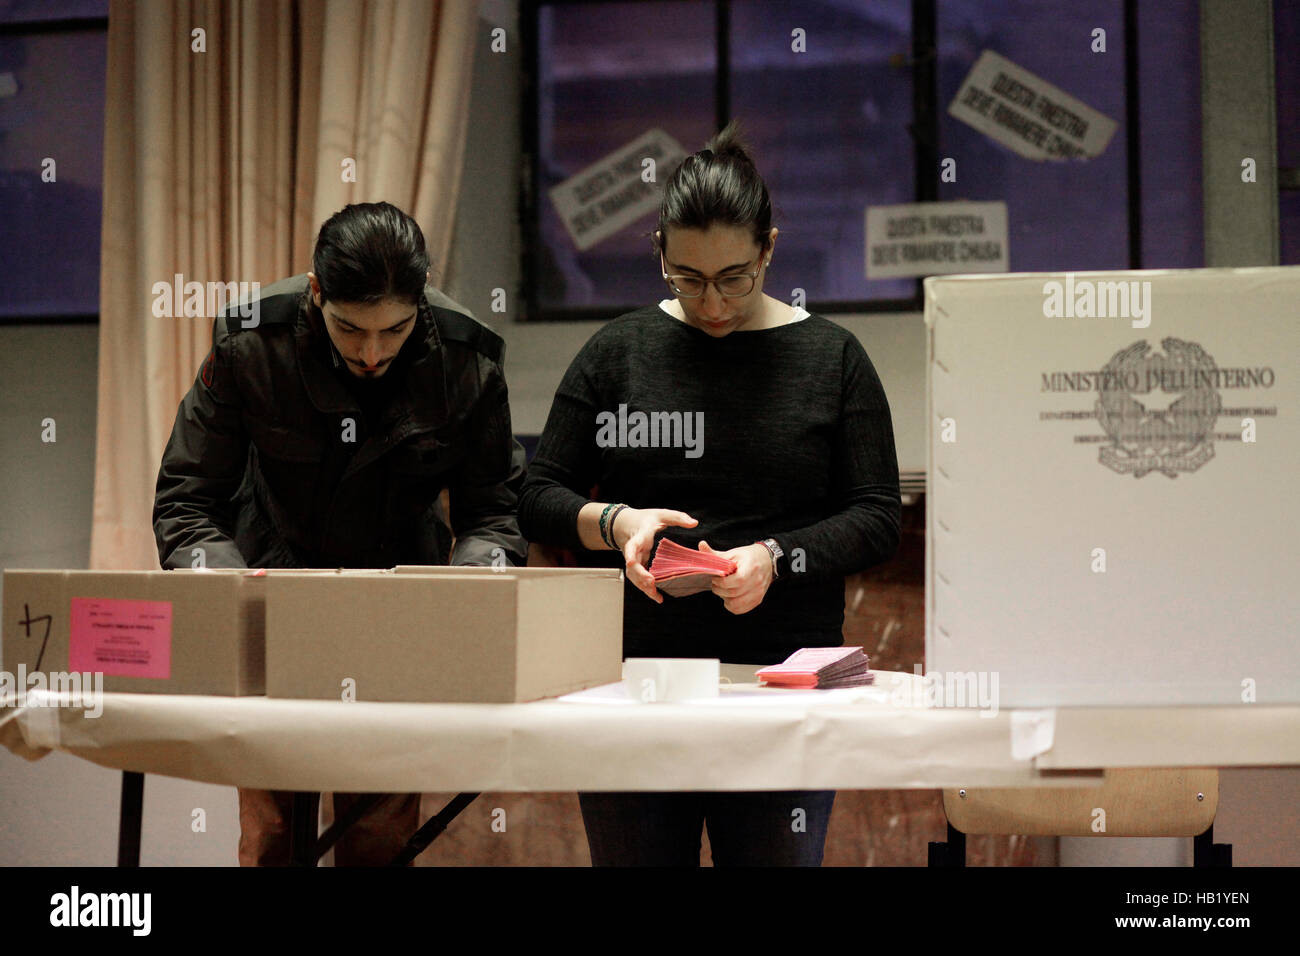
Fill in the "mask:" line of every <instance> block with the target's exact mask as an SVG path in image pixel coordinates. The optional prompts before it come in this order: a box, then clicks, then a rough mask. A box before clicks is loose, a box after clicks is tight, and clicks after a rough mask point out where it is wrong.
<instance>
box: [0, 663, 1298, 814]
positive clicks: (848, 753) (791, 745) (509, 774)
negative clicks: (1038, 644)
mask: <svg viewBox="0 0 1300 956" xmlns="http://www.w3.org/2000/svg"><path fill="white" fill-rule="evenodd" d="M734 673H736V672H735V671H734V670H733V674H734ZM745 673H746V674H752V669H751V670H750V671H748V672H745ZM876 679H877V686H876V687H874V688H859V689H854V690H848V691H805V692H798V691H781V690H776V689H772V688H757V687H755V686H754V685H752V684H733V685H731V686H728V687H724V688H723V691H722V694H721V696H720V697H719V698H717V699H716V700H708V701H692V702H686V703H672V704H667V703H656V704H641V703H633V702H629V701H626V700H623V701H620V700H618V697H619V696H620V690H621V687H620V685H609V686H608V687H607V688H603V689H596V690H593V691H588V692H583V693H582V694H578V695H570V697H568V698H562V699H559V700H548V701H541V702H536V703H528V704H383V703H365V702H356V703H345V702H343V701H295V700H270V699H267V698H264V697H243V698H233V697H183V696H169V695H155V694H105V695H103V713H102V714H101V715H100V716H98V717H93V718H92V717H88V716H87V715H86V713H85V711H84V710H82V709H76V708H72V707H48V706H34V705H33V704H34V701H31V700H29V701H28V702H27V703H26V705H25V706H22V707H9V708H5V709H0V745H3V746H5V747H7V748H8V749H9V750H11V751H13V752H15V753H18V754H21V755H23V756H25V757H28V758H30V759H38V758H40V757H42V756H44V755H45V754H47V753H50V752H52V751H55V750H58V751H62V752H65V753H70V754H74V755H76V756H78V757H82V758H84V759H86V760H89V761H92V762H93V763H97V764H100V765H102V766H105V767H110V768H114V769H120V770H134V771H141V772H145V773H160V774H165V775H168V776H173V777H182V778H185V779H189V780H198V781H203V782H207V783H217V784H231V785H238V786H247V787H263V788H268V789H282V790H311V791H324V792H331V791H339V790H342V791H378V792H419V791H432V792H447V791H524V792H543V791H576V790H773V789H782V790H786V789H790V790H793V789H839V790H849V789H896V788H920V789H931V788H940V787H1021V786H1063V785H1087V784H1089V783H1097V782H1100V773H1099V771H1100V770H1101V768H1105V767H1191V766H1197V767H1229V766H1270V765H1296V764H1300V708H1296V707H1273V708H1269V707H1261V706H1257V705H1243V706H1241V707H1239V708H1229V707H1208V708H1196V707H1177V708H1140V709H1135V708H1125V709H1115V708H1105V709H1102V708H1070V709H1061V710H1057V711H1055V712H1052V713H1050V714H1046V715H1044V714H1042V713H1037V714H1034V715H1025V714H1023V713H1022V714H1021V715H1020V716H1019V717H1016V716H1015V715H1014V714H1013V712H1009V711H1001V712H998V713H997V714H996V715H995V716H989V715H988V714H983V715H982V714H981V712H980V711H978V710H963V709H954V708H946V709H945V708H925V707H915V706H906V705H901V704H900V703H899V697H898V693H897V690H898V688H900V687H902V688H906V687H908V686H909V682H914V681H915V680H917V678H916V677H914V675H910V674H891V673H888V672H877V678H876ZM1027 716H1033V717H1035V718H1037V724H1038V726H1039V730H1040V738H1039V739H1040V743H1039V750H1040V751H1042V752H1039V753H1038V755H1037V756H1035V757H1030V758H1027V759H1016V758H1014V757H1013V756H1012V747H1011V739H1012V732H1013V723H1018V724H1022V725H1023V724H1024V723H1025V718H1026V717H1027ZM1044 720H1046V722H1047V726H1048V728H1049V730H1050V732H1049V733H1048V734H1047V735H1046V736H1045V737H1043V736H1041V732H1042V729H1043V721H1044ZM1044 742H1045V743H1046V745H1047V749H1046V750H1042V746H1043V743H1044ZM1060 770H1092V771H1097V772H1095V773H1092V774H1082V775H1079V774H1064V775H1063V774H1058V773H1055V772H1054V771H1060Z"/></svg>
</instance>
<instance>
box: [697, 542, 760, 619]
mask: <svg viewBox="0 0 1300 956" xmlns="http://www.w3.org/2000/svg"><path fill="white" fill-rule="evenodd" d="M700 550H701V551H704V552H706V553H708V554H716V555H718V556H720V557H723V558H730V559H731V560H732V561H735V562H736V570H735V571H734V572H732V573H731V574H728V575H727V576H726V577H725V578H714V579H713V593H714V594H716V595H717V596H718V597H720V598H722V606H723V607H725V608H726V609H727V610H728V611H730V612H731V613H732V614H744V613H745V612H747V611H752V610H754V608H756V607H758V606H759V605H760V604H762V603H763V598H765V597H766V596H767V589H768V588H769V587H771V586H772V552H771V551H769V550H767V548H765V547H763V546H762V545H761V544H750V545H746V546H745V547H743V548H732V549H731V550H730V551H714V550H713V549H712V548H711V547H709V543H708V542H707V541H701V542H700Z"/></svg>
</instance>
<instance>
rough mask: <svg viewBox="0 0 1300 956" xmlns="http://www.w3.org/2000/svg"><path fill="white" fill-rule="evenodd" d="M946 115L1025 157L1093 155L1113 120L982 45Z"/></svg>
mask: <svg viewBox="0 0 1300 956" xmlns="http://www.w3.org/2000/svg"><path fill="white" fill-rule="evenodd" d="M948 114H949V115H950V116H952V117H954V118H956V119H959V120H961V121H962V122H963V123H967V124H969V125H970V126H973V127H975V128H976V129H977V130H979V131H980V132H981V133H983V134H985V135H986V136H988V137H989V138H990V139H995V140H997V141H998V142H999V143H1001V144H1002V145H1003V146H1006V147H1007V148H1008V149H1012V150H1014V151H1015V152H1017V153H1019V154H1020V155H1021V156H1024V157H1026V158H1027V159H1036V160H1043V159H1053V160H1061V159H1091V158H1093V157H1095V156H1100V155H1101V154H1102V153H1103V152H1105V151H1106V146H1107V145H1108V144H1109V143H1110V138H1111V136H1113V135H1114V133H1115V129H1116V127H1117V125H1118V124H1117V123H1116V122H1115V121H1114V120H1113V119H1111V118H1110V117H1109V116H1105V115H1104V114H1102V113H1099V112H1097V111H1096V110H1094V109H1093V108H1092V107H1091V106H1089V105H1088V104H1087V103H1084V102H1082V101H1081V100H1077V99H1075V98H1074V97H1073V96H1071V95H1070V94H1069V93H1066V92H1065V91H1064V90H1061V89H1058V88H1057V87H1055V86H1053V85H1052V84H1051V83H1048V82H1047V81H1046V80H1044V79H1042V78H1041V77H1038V76H1035V75H1034V74H1032V73H1030V72H1029V71H1028V70H1026V69H1023V68H1022V67H1019V66H1016V64H1014V63H1012V62H1011V61H1010V60H1008V59H1006V58H1005V57H1001V56H998V54H996V53H994V52H993V51H992V50H985V51H984V52H983V53H981V54H980V58H979V59H978V60H976V61H975V66H974V67H972V68H971V71H970V73H969V74H968V75H967V77H966V79H965V80H964V81H963V82H962V85H961V89H959V90H958V91H957V96H956V98H955V99H954V100H953V101H952V103H951V104H949V106H948Z"/></svg>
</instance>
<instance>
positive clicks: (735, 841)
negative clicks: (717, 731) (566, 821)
mask: <svg viewBox="0 0 1300 956" xmlns="http://www.w3.org/2000/svg"><path fill="white" fill-rule="evenodd" d="M834 802H835V791H834V790H785V791H762V792H692V793H580V794H578V803H579V805H580V806H581V807H582V822H583V824H584V825H585V826H586V828H587V845H588V846H589V847H590V849H591V864H592V866H699V865H700V836H701V832H702V828H703V827H704V826H707V827H708V832H709V846H710V848H711V849H712V851H713V865H714V866H821V863H822V852H823V850H824V848H825V846H826V827H827V824H828V823H829V822H830V817H831V805H832V804H833V803H834ZM799 811H802V813H800V812H799Z"/></svg>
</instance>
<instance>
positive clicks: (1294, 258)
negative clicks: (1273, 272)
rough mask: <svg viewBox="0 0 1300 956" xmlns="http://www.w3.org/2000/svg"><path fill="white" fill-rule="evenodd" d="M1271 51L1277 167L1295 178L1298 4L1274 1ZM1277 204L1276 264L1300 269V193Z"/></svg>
mask: <svg viewBox="0 0 1300 956" xmlns="http://www.w3.org/2000/svg"><path fill="white" fill-rule="evenodd" d="M1273 49H1274V50H1275V51H1276V56H1277V70H1276V76H1277V164H1278V166H1279V167H1281V168H1283V169H1290V170H1291V171H1292V175H1296V174H1297V171H1300V0H1273ZM1279 200H1280V201H1279V203H1278V219H1279V223H1280V232H1281V235H1280V237H1279V238H1280V241H1281V244H1280V249H1279V252H1280V255H1279V258H1278V262H1279V263H1280V264H1282V265H1284V266H1294V265H1300V191H1297V190H1294V189H1290V190H1285V191H1283V192H1282V193H1281V195H1280V197H1279Z"/></svg>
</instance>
